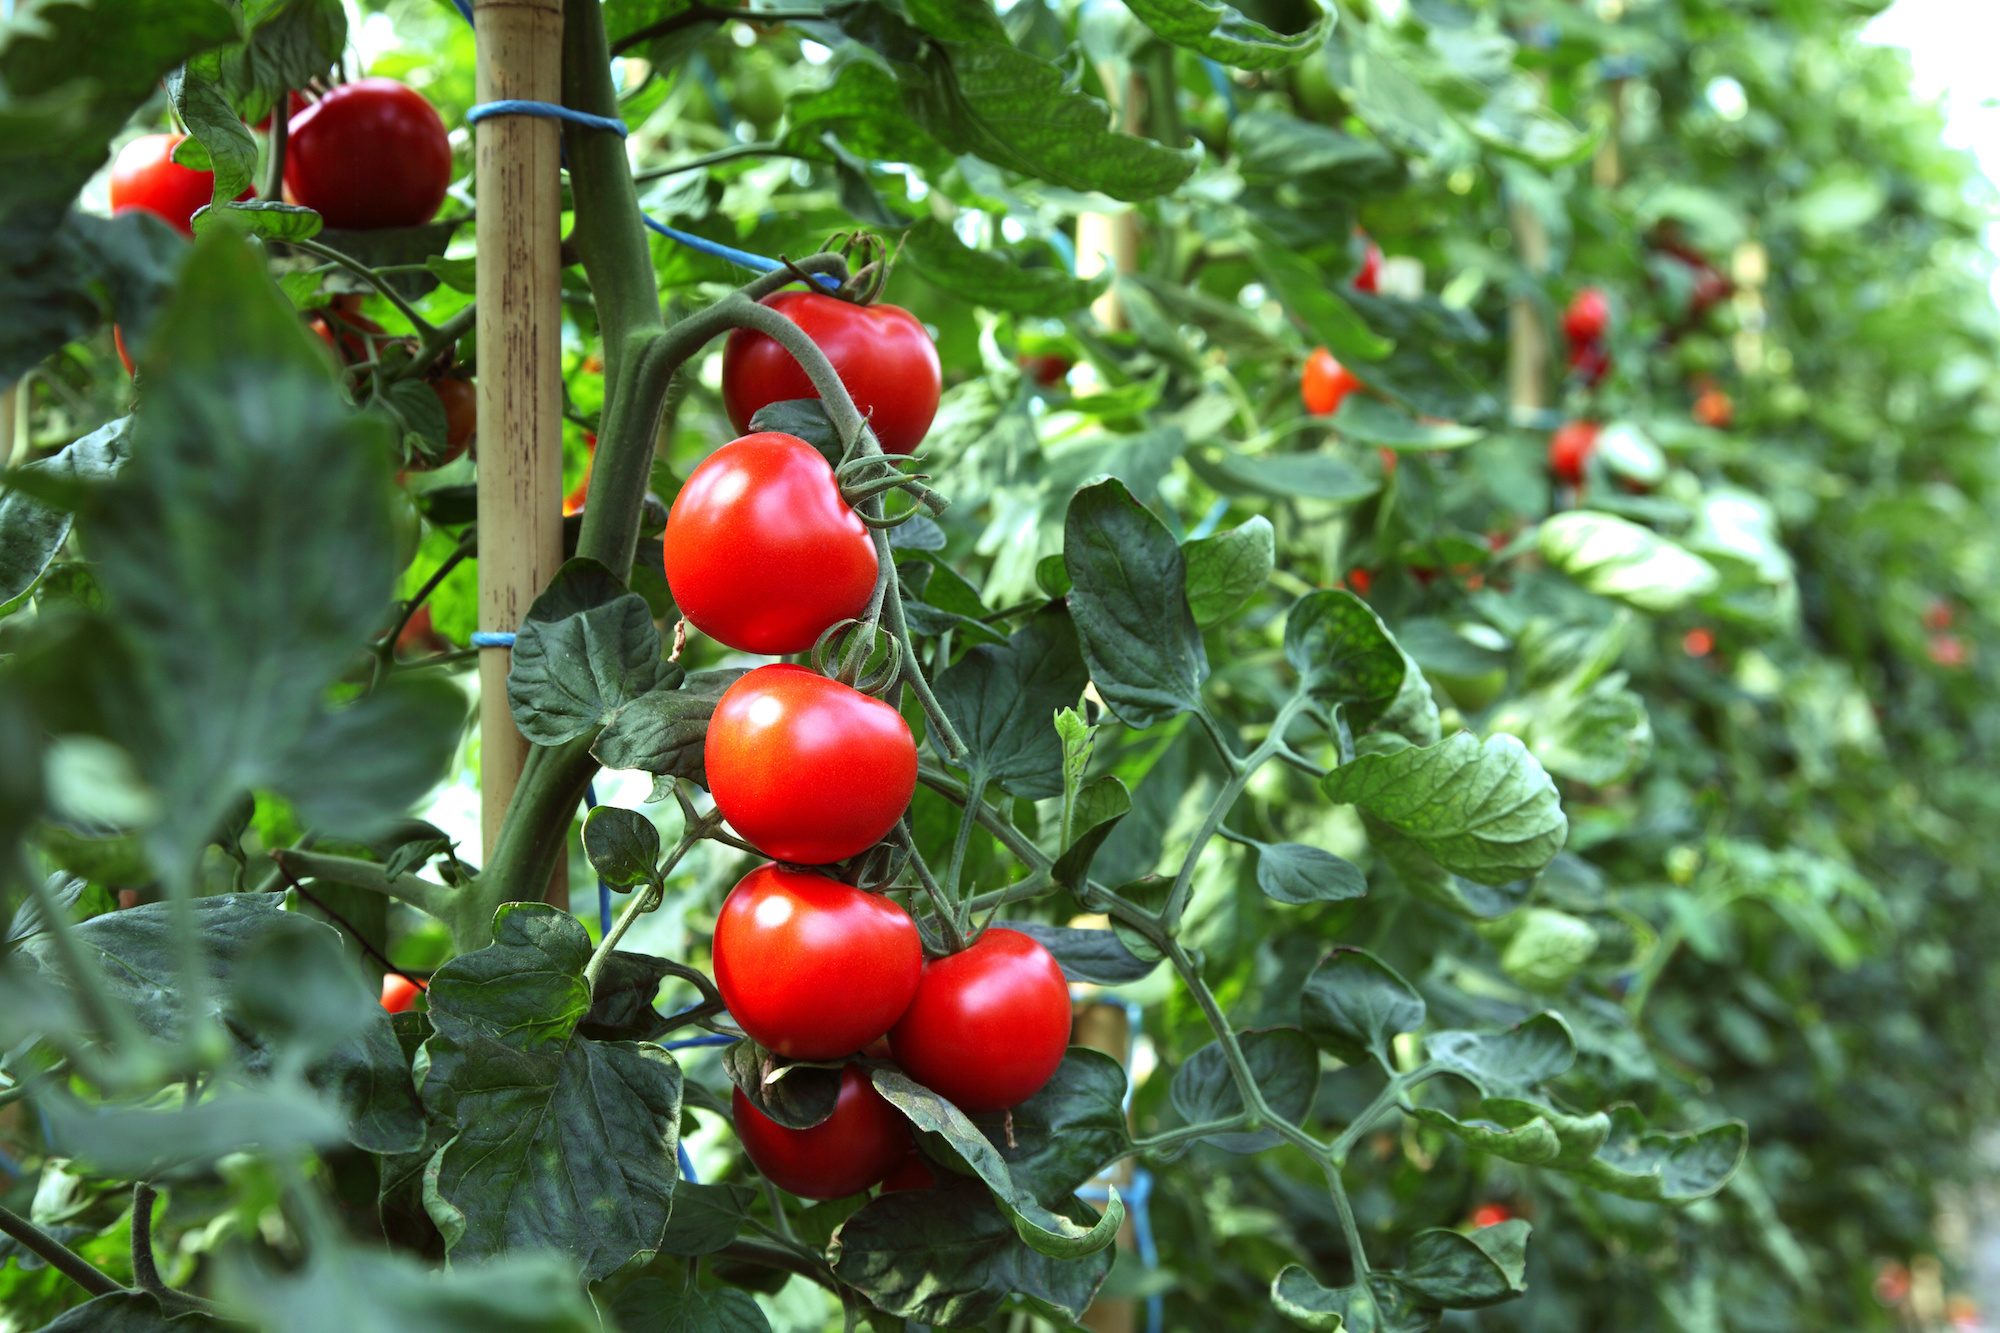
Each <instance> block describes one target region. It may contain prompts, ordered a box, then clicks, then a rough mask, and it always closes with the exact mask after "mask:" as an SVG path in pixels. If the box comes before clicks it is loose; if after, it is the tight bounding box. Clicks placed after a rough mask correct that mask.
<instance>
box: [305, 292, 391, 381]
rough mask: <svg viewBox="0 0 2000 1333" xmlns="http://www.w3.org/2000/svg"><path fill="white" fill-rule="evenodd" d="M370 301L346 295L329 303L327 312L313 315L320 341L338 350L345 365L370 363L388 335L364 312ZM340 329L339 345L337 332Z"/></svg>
mask: <svg viewBox="0 0 2000 1333" xmlns="http://www.w3.org/2000/svg"><path fill="white" fill-rule="evenodd" d="M365 299H367V298H365V297H363V296H360V295H358V294H356V293H353V292H344V293H342V294H341V295H339V296H336V297H334V298H333V300H332V301H331V302H329V303H328V304H327V308H326V311H325V313H323V314H319V315H314V316H313V327H314V332H316V333H318V334H319V336H320V341H322V342H324V343H325V344H326V345H327V346H328V347H333V348H335V350H336V351H338V352H339V354H340V359H341V361H342V362H343V363H345V364H347V365H350V366H353V365H359V364H361V363H362V362H363V361H366V360H368V358H369V357H370V356H372V355H373V354H374V351H375V343H376V340H377V338H378V337H382V336H386V333H387V330H385V329H384V328H383V327H382V326H381V325H380V324H377V323H376V322H375V321H374V320H372V319H370V318H368V316H366V315H364V314H362V313H361V303H362V302H363V301H364V300H365ZM336 329H338V330H339V336H338V341H337V342H336V338H335V330H336Z"/></svg>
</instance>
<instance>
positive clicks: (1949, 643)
mask: <svg viewBox="0 0 2000 1333" xmlns="http://www.w3.org/2000/svg"><path fill="white" fill-rule="evenodd" d="M1928 651H1929V653H1930V658H1931V661H1932V662H1933V663H1935V664H1936V665H1938V666H1941V667H1943V668H1944V669H1945V670H1947V671H1956V670H1958V669H1959V668H1960V667H1962V666H1964V665H1965V664H1966V663H1967V662H1968V661H1970V660H1971V659H1972V652H1971V650H1970V649H1968V648H1967V647H1966V646H1965V640H1964V639H1961V638H1959V637H1958V636H1957V635H1956V634H1933V635H1931V641H1930V644H1929V649H1928Z"/></svg>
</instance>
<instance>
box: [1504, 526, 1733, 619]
mask: <svg viewBox="0 0 2000 1333" xmlns="http://www.w3.org/2000/svg"><path fill="white" fill-rule="evenodd" d="M1536 546H1537V549H1539V550H1540V551H1541V554H1542V558H1543V559H1544V560H1547V561H1548V562H1549V564H1550V565H1552V566H1554V567H1555V568H1556V569H1559V570H1561V571H1562V572H1563V573H1565V574H1567V575H1569V576H1570V577H1571V578H1573V579H1575V580H1576V581H1577V582H1578V583H1579V584H1581V585H1582V586H1583V587H1584V588H1585V589H1587V590H1589V591H1590V592H1594V593H1596V594H1597V595H1598V596H1600V597H1609V598H1611V599H1612V600H1614V601H1619V602H1623V603H1625V604H1626V605H1628V606H1633V607H1637V608H1638V609H1639V610H1641V611H1653V612H1661V611H1672V610H1675V609H1677V608H1679V607H1682V606H1685V605H1687V604H1688V603H1689V602H1692V601H1693V600H1695V599H1696V598H1698V597H1700V596H1702V595H1704V594H1706V593H1708V592H1710V591H1712V590H1713V589H1714V588H1715V587H1716V584H1717V583H1718V581H1719V580H1718V576H1717V574H1716V572H1715V566H1713V565H1711V564H1709V563H1708V561H1706V560H1704V559H1702V558H1701V557H1700V556H1698V555H1695V554H1694V553H1693V552H1691V551H1688V550H1686V549H1685V548H1683V547H1681V546H1677V545H1675V544H1674V543H1673V542H1670V541H1668V540H1667V539H1666V538H1665V537H1662V536H1660V535H1659V534H1658V533H1656V532H1654V531H1653V530H1652V529H1650V528H1642V527H1640V526H1639V525H1638V524H1637V523H1634V522H1632V521H1631V520H1630V519H1625V518H1619V517H1618V516H1617V515H1616V514H1600V513H1596V512H1593V511H1591V510H1587V509H1574V510H1571V511H1570V512H1568V513H1565V514H1557V515H1555V516H1553V517H1551V518H1549V519H1547V520H1545V521H1544V522H1543V523H1542V526H1541V530H1540V532H1539V533H1538V535H1537V537H1536Z"/></svg>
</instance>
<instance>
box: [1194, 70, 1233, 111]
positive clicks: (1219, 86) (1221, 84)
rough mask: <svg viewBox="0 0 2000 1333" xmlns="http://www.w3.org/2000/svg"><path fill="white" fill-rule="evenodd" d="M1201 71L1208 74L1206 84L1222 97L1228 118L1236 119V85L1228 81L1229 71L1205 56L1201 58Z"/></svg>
mask: <svg viewBox="0 0 2000 1333" xmlns="http://www.w3.org/2000/svg"><path fill="white" fill-rule="evenodd" d="M1201 71H1202V73H1204V74H1206V75H1208V86H1209V87H1211V88H1213V89H1215V91H1216V92H1217V93H1218V94H1219V95H1220V96H1221V98H1222V105H1223V109H1224V113H1225V115H1226V116H1227V118H1228V119H1230V120H1232V121H1233V120H1235V119H1236V85H1235V84H1234V83H1232V82H1230V79H1229V72H1228V71H1227V70H1225V69H1223V68H1222V66H1221V65H1220V64H1218V63H1216V62H1215V61H1213V60H1210V59H1209V58H1208V57H1207V56H1203V57H1202V58H1201Z"/></svg>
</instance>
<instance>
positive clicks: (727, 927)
mask: <svg viewBox="0 0 2000 1333" xmlns="http://www.w3.org/2000/svg"><path fill="white" fill-rule="evenodd" d="M923 972H924V946H923V941H922V940H921V939H920V938H919V937H918V935H917V923H916V922H914V921H912V920H911V919H910V914H909V913H908V912H905V911H904V910H903V909H902V908H901V907H899V906H897V905H896V904H895V903H894V902H893V901H891V900H890V899H888V898H885V897H883V896H882V895H881V894H879V893H863V892H862V891H861V890H860V889H857V888H854V887H853V886H852V885H848V884H842V883H841V882H840V881H838V880H834V879H828V878H827V877H826V876H824V875H815V874H809V873H806V872H804V871H798V870H787V869H785V868H784V867H782V866H776V865H763V866H758V867H757V868H756V869H755V870H753V871H751V872H750V873H749V874H747V875H745V876H744V877H743V878H742V879H741V880H739V881H738V882H737V885H736V887H735V888H733V889H731V890H730V891H729V897H728V898H727V899H725V900H724V901H723V904H722V912H721V914H720V915H719V916H718V917H717V918H716V922H715V984H716V986H717V988H718V989H720V990H721V991H722V998H723V1000H724V1001H725V1002H726V1003H727V1004H728V1006H729V1016H730V1017H731V1018H734V1019H735V1020H736V1023H737V1026H738V1027H741V1028H742V1029H743V1031H744V1032H745V1033H747V1034H749V1036H750V1037H751V1039H752V1040H754V1041H756V1042H757V1044H758V1045H760V1046H763V1047H764V1048H765V1049H767V1050H770V1051H774V1052H776V1053H777V1054H779V1055H782V1056H784V1057H785V1058H786V1059H788V1060H838V1059H842V1058H844V1057H846V1056H850V1055H853V1054H854V1053H855V1052H856V1051H859V1050H860V1049H861V1048H862V1047H864V1046H866V1045H867V1044H868V1043H869V1042H871V1041H874V1040H875V1039H876V1038H877V1037H880V1036H881V1035H882V1034H883V1033H885V1032H887V1031H888V1030H889V1028H890V1025H892V1024H893V1023H895V1021H896V1020H897V1019H899V1018H901V1017H902V1016H903V1011H904V1010H905V1009H907V1008H909V1007H910V999H911V997H912V996H914V995H915V994H916V993H917V981H918V979H919V978H920V977H922V976H923Z"/></svg>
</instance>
